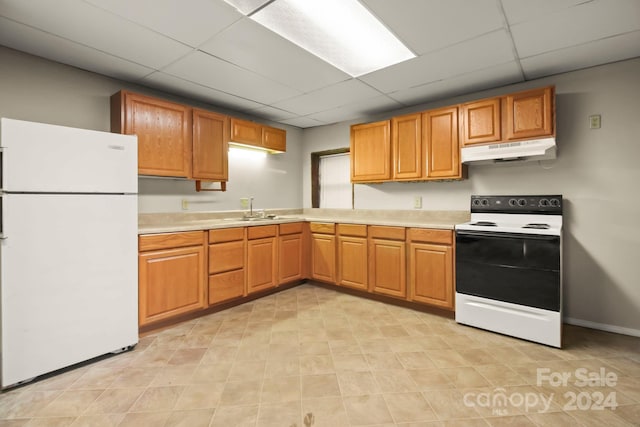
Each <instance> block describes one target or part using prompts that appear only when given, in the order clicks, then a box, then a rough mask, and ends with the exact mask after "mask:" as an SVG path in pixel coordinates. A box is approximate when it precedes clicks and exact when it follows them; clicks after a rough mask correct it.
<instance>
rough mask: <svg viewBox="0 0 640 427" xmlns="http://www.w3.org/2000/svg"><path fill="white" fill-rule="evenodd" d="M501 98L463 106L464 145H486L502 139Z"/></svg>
mask: <svg viewBox="0 0 640 427" xmlns="http://www.w3.org/2000/svg"><path fill="white" fill-rule="evenodd" d="M500 106H501V101H500V98H491V99H483V100H481V101H476V102H468V103H466V104H462V106H461V107H460V108H461V122H462V145H472V144H486V143H490V142H498V141H500V140H501V139H502V132H501V128H502V123H501V116H500Z"/></svg>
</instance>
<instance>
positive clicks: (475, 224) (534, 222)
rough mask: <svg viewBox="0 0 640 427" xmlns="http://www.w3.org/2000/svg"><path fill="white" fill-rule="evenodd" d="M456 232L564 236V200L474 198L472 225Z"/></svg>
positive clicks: (555, 197)
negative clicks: (562, 234)
mask: <svg viewBox="0 0 640 427" xmlns="http://www.w3.org/2000/svg"><path fill="white" fill-rule="evenodd" d="M456 229H457V230H471V231H487V232H505V233H520V234H546V235H560V234H561V230H562V196H560V195H553V196H471V221H469V222H467V223H464V224H458V225H456Z"/></svg>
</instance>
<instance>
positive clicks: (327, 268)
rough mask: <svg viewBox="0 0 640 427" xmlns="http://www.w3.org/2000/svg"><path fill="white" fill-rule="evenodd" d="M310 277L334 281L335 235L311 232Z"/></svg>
mask: <svg viewBox="0 0 640 427" xmlns="http://www.w3.org/2000/svg"><path fill="white" fill-rule="evenodd" d="M311 278H312V279H315V280H321V281H323V282H329V283H336V236H334V235H333V234H319V233H312V234H311Z"/></svg>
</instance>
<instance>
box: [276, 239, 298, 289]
mask: <svg viewBox="0 0 640 427" xmlns="http://www.w3.org/2000/svg"><path fill="white" fill-rule="evenodd" d="M279 252H280V253H279V257H278V260H279V266H280V268H278V276H279V277H278V283H279V284H281V283H289V282H293V281H294V280H300V279H302V234H301V233H299V234H289V235H286V236H280V237H279Z"/></svg>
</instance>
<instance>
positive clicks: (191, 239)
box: [138, 231, 204, 252]
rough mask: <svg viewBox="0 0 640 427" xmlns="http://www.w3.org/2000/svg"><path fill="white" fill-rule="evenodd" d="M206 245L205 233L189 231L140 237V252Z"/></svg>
mask: <svg viewBox="0 0 640 427" xmlns="http://www.w3.org/2000/svg"><path fill="white" fill-rule="evenodd" d="M203 243H204V232H203V231H189V232H186V233H162V234H146V235H143V236H139V237H138V249H139V250H140V252H144V251H153V250H156V249H169V248H182V247H185V246H198V245H202V244H203Z"/></svg>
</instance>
